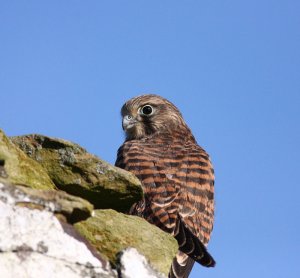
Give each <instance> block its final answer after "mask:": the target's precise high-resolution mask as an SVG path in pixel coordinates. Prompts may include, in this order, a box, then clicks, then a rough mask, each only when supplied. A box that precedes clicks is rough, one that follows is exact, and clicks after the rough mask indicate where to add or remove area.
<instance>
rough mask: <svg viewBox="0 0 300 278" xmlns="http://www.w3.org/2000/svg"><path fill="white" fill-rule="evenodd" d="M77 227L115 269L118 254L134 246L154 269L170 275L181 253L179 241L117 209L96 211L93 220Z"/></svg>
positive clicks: (142, 220)
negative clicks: (175, 260)
mask: <svg viewBox="0 0 300 278" xmlns="http://www.w3.org/2000/svg"><path fill="white" fill-rule="evenodd" d="M74 227H75V228H76V229H77V230H78V231H79V233H80V234H81V235H83V236H84V237H85V238H86V239H87V240H88V241H89V242H90V243H91V244H92V245H93V246H94V247H95V248H96V249H97V250H98V251H99V252H100V253H101V254H102V255H104V256H105V257H106V258H108V259H109V260H110V261H111V262H112V263H113V264H114V265H115V266H116V265H117V261H118V255H117V254H118V253H119V252H121V251H122V250H124V249H126V248H128V247H133V248H136V249H137V250H138V252H139V253H141V254H142V255H144V256H145V257H146V258H147V260H148V261H149V262H150V264H151V265H152V266H153V268H154V269H156V270H157V271H158V272H160V273H163V274H166V275H167V274H168V272H169V269H170V266H171V263H172V260H173V257H174V256H175V254H176V252H177V250H178V245H177V241H176V240H175V239H174V238H173V237H172V236H171V235H169V234H167V233H165V232H163V231H162V230H160V229H159V228H157V227H156V226H154V225H151V224H149V223H148V222H147V221H145V220H144V219H142V218H140V217H137V216H131V215H125V214H122V213H118V212H116V211H114V210H96V211H95V214H94V216H93V217H90V218H88V219H87V220H86V221H82V222H78V223H76V224H75V225H74ZM140 264H141V263H140ZM128 271H129V270H128V269H127V270H126V273H127V272H128ZM126 275H127V274H126ZM134 277H137V276H134ZM140 277H143V276H140ZM149 277H151V276H149Z"/></svg>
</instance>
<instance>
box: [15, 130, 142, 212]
mask: <svg viewBox="0 0 300 278" xmlns="http://www.w3.org/2000/svg"><path fill="white" fill-rule="evenodd" d="M11 140H12V141H13V142H14V143H15V144H17V145H18V146H19V147H20V148H21V149H22V150H23V151H24V152H26V154H27V155H28V156H29V157H30V158H32V159H35V160H36V161H37V162H39V163H40V165H42V166H43V168H44V169H45V170H46V171H47V173H48V175H49V176H50V177H51V179H52V181H53V182H54V183H55V185H56V186H57V187H58V188H59V189H61V190H64V191H66V192H68V193H70V194H73V195H76V196H80V197H82V198H85V199H87V200H88V201H89V202H91V203H92V204H93V205H94V206H95V208H101V209H106V208H113V209H115V210H118V211H122V212H125V211H128V210H129V208H130V207H131V206H132V204H133V203H135V202H137V201H139V200H140V199H141V198H142V195H143V192H142V188H141V184H140V181H139V180H138V179H137V178H136V177H135V176H134V175H132V174H131V173H129V172H127V171H124V170H122V169H119V168H117V167H114V166H112V165H110V164H109V163H107V162H105V161H103V160H101V159H99V158H98V157H96V156H94V155H92V154H89V153H88V152H86V150H85V149H83V148H82V147H80V146H79V145H77V144H74V143H72V142H68V141H65V140H62V139H57V138H51V137H46V136H42V135H36V134H35V135H27V136H17V137H12V138H11Z"/></svg>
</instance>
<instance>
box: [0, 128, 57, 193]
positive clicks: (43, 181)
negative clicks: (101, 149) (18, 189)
mask: <svg viewBox="0 0 300 278" xmlns="http://www.w3.org/2000/svg"><path fill="white" fill-rule="evenodd" d="M0 161H1V163H0V181H6V182H10V183H13V184H21V185H26V186H28V187H31V188H38V189H55V184H54V183H53V182H52V180H51V179H50V178H49V176H48V174H47V172H46V171H45V170H44V169H43V167H41V165H40V164H39V163H37V162H36V161H34V160H33V159H31V158H29V157H28V156H27V155H26V154H25V153H24V152H23V151H22V150H20V149H19V148H18V147H17V146H15V145H14V144H13V143H12V142H11V140H10V139H9V138H8V137H7V136H5V134H4V133H3V131H2V130H1V129H0Z"/></svg>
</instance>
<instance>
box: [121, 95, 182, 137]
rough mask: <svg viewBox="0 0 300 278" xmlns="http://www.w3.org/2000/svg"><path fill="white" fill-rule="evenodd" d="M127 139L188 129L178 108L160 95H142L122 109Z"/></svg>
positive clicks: (128, 102) (131, 100)
mask: <svg viewBox="0 0 300 278" xmlns="http://www.w3.org/2000/svg"><path fill="white" fill-rule="evenodd" d="M121 115H122V119H123V120H122V127H123V130H124V131H125V133H126V137H127V139H141V138H143V137H146V136H149V135H152V134H155V133H158V132H159V133H162V132H167V131H172V130H174V129H177V128H179V127H180V128H182V127H183V128H188V127H187V126H186V124H185V122H184V120H183V118H182V115H181V113H180V112H179V110H178V108H177V107H176V106H175V105H174V104H172V103H171V102H170V101H168V100H166V99H164V98H162V97H160V96H158V95H152V94H148V95H141V96H137V97H134V98H132V99H130V100H128V101H127V102H126V103H125V104H124V105H123V107H122V109H121Z"/></svg>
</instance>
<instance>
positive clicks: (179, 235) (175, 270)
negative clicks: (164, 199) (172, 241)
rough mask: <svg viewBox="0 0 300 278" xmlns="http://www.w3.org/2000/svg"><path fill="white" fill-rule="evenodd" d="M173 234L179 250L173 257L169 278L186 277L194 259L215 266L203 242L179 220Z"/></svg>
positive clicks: (202, 263)
mask: <svg viewBox="0 0 300 278" xmlns="http://www.w3.org/2000/svg"><path fill="white" fill-rule="evenodd" d="M174 236H175V238H176V240H177V242H178V245H179V251H178V253H177V255H176V257H175V258H174V259H173V262H172V266H171V269H170V273H169V277H170V278H187V277H188V276H189V273H190V272H191V270H192V268H193V265H194V262H195V261H196V262H197V263H199V264H201V265H203V266H205V267H214V266H215V264H216V262H215V260H214V258H213V257H212V256H211V255H210V254H209V252H208V251H207V249H206V247H205V246H204V244H203V243H202V242H201V241H200V240H199V239H198V238H197V237H196V236H195V235H194V234H193V233H192V232H191V231H190V230H189V229H188V228H187V227H186V226H185V225H184V224H183V222H182V221H181V220H179V221H178V222H177V225H176V229H175V232H174Z"/></svg>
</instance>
